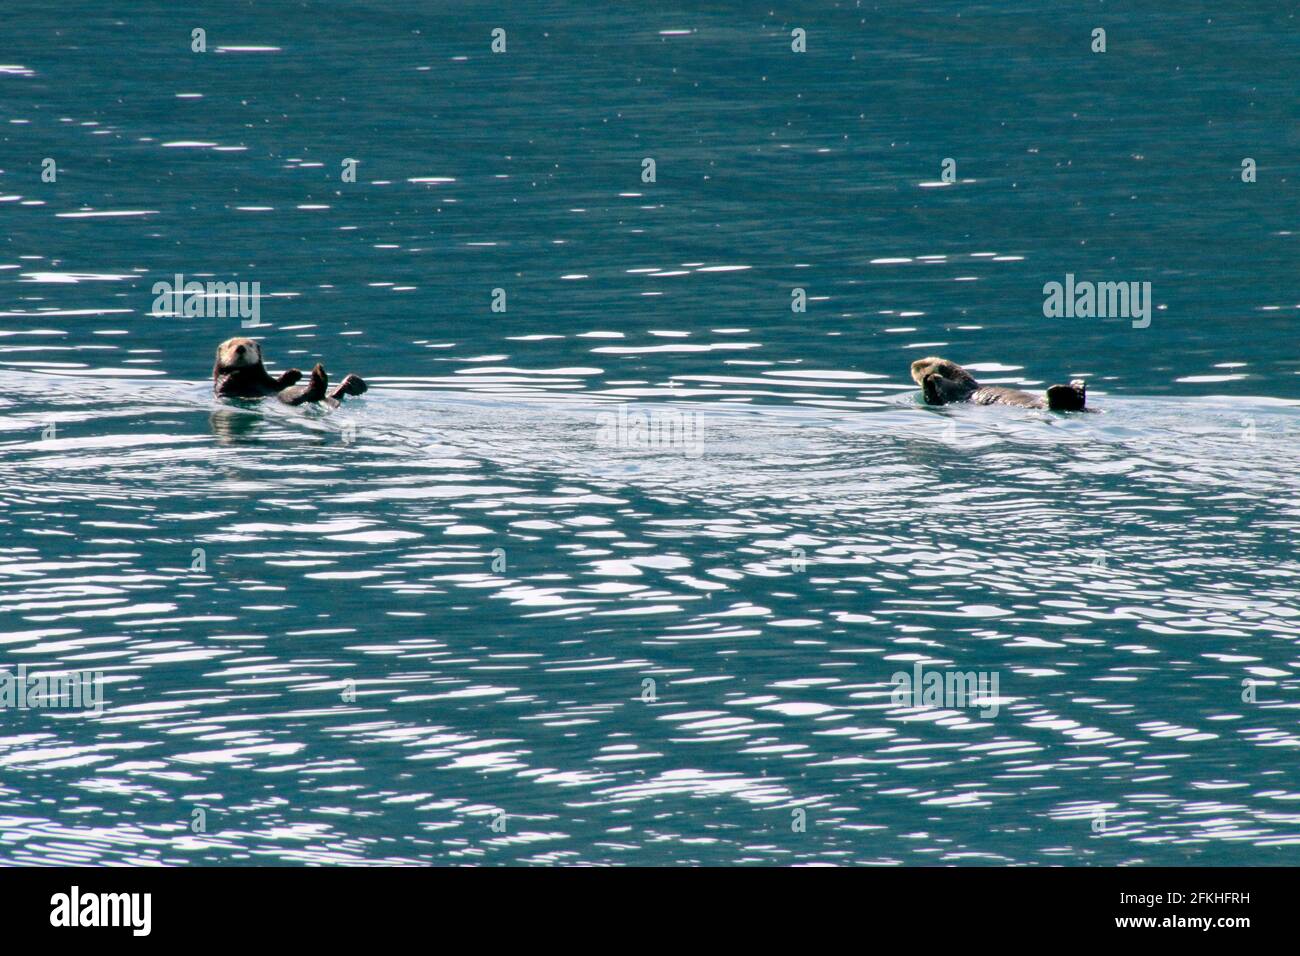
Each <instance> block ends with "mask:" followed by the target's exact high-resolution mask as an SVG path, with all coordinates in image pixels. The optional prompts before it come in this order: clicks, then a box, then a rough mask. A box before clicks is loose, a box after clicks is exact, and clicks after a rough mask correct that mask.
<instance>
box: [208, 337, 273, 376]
mask: <svg viewBox="0 0 1300 956" xmlns="http://www.w3.org/2000/svg"><path fill="white" fill-rule="evenodd" d="M261 364H262V347H261V346H260V345H258V344H257V343H256V342H254V341H253V340H252V339H245V338H234V339H226V341H224V342H222V343H221V344H220V345H218V346H217V368H221V369H226V370H228V371H229V370H233V369H237V368H252V367H254V366H257V365H261Z"/></svg>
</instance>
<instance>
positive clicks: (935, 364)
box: [912, 355, 975, 387]
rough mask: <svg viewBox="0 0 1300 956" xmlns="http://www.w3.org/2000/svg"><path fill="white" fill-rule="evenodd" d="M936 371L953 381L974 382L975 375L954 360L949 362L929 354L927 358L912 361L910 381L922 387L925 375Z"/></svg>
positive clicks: (972, 383) (971, 383)
mask: <svg viewBox="0 0 1300 956" xmlns="http://www.w3.org/2000/svg"><path fill="white" fill-rule="evenodd" d="M936 372H937V373H938V374H939V375H941V376H943V377H944V378H948V379H952V380H953V381H955V382H962V383H968V384H970V385H974V384H975V377H974V376H973V375H971V373H970V372H968V371H966V370H965V369H964V368H962V367H961V366H960V365H958V364H957V363H956V362H949V361H948V360H947V359H943V358H936V357H935V356H933V355H931V356H929V357H928V358H923V359H917V360H916V361H915V362H913V363H912V381H914V382H915V383H916V384H917V385H920V386H922V387H924V385H925V377H926V376H927V375H932V374H934V373H936Z"/></svg>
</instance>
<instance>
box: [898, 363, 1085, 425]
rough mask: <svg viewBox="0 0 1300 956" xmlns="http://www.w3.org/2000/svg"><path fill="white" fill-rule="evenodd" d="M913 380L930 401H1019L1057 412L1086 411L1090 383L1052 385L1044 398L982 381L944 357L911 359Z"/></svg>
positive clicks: (1076, 380) (976, 402)
mask: <svg viewBox="0 0 1300 956" xmlns="http://www.w3.org/2000/svg"><path fill="white" fill-rule="evenodd" d="M912 381H914V382H916V384H917V385H920V386H921V391H922V392H923V393H924V395H925V401H926V404H927V405H947V404H949V403H950V402H974V403H975V404H976V405H1018V406H1020V407H1021V408H1050V409H1051V410H1052V411H1054V412H1086V411H1089V409H1087V408H1085V407H1084V405H1085V404H1086V402H1087V398H1088V386H1087V385H1085V384H1084V382H1083V379H1080V378H1076V379H1075V380H1074V381H1072V382H1071V383H1070V384H1069V385H1053V386H1052V387H1051V388H1049V389H1048V390H1047V397H1046V398H1045V399H1043V398H1038V397H1036V396H1034V395H1030V394H1029V393H1028V392H1022V391H1020V390H1019V389H1015V388H1002V387H1001V386H998V385H981V384H980V383H979V382H977V381H975V376H973V375H971V373H970V372H968V371H966V370H965V369H964V368H962V367H961V366H960V365H958V364H957V363H956V362H949V361H948V360H947V359H941V358H934V357H930V358H923V359H917V360H916V361H915V362H913V363H912Z"/></svg>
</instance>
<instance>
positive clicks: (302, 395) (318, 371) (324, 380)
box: [279, 363, 330, 405]
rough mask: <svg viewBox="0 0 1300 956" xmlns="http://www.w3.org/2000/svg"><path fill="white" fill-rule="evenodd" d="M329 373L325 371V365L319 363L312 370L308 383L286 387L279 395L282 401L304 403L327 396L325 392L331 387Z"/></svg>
mask: <svg viewBox="0 0 1300 956" xmlns="http://www.w3.org/2000/svg"><path fill="white" fill-rule="evenodd" d="M329 384H330V380H329V375H327V374H326V373H325V366H323V365H321V364H319V363H317V365H316V367H315V368H313V369H312V370H311V379H310V380H308V382H307V384H306V385H295V386H293V387H292V388H286V389H285V390H284V391H282V392H281V393H280V395H279V398H280V401H282V402H284V403H285V404H286V405H302V404H303V403H304V402H319V401H321V400H322V399H323V398H325V397H326V395H325V393H326V391H327V390H328V389H329Z"/></svg>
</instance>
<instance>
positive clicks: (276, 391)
mask: <svg viewBox="0 0 1300 956" xmlns="http://www.w3.org/2000/svg"><path fill="white" fill-rule="evenodd" d="M301 378H302V372H300V371H299V370H298V369H296V368H291V369H289V370H288V371H287V372H284V373H283V374H282V375H281V376H280V377H279V378H272V377H271V375H270V373H269V372H267V370H266V366H265V365H263V364H262V347H261V346H260V345H258V344H257V343H256V342H254V341H253V340H252V339H244V338H234V339H226V341H224V342H222V343H221V344H220V345H218V346H217V361H216V364H215V365H213V366H212V391H213V392H214V393H215V394H217V395H220V396H224V397H226V398H266V397H268V396H270V395H274V396H275V397H276V398H278V399H280V401H282V402H284V403H285V404H286V405H302V404H303V403H304V402H321V401H323V402H326V403H327V404H329V405H331V406H333V405H337V404H338V403H339V401H340V400H341V399H342V398H343V397H344V396H346V395H360V394H361V393H362V392H364V391H366V389H367V388H368V387H369V386H367V385H366V383H365V382H363V381H362V380H361V377H360V376H358V375H348V376H347V377H345V378H344V379H343V381H341V382H339V384H338V385H337V386H336V387H335V389H334V390H333V391H330V390H329V376H328V375H326V374H325V367H324V366H323V365H320V364H317V366H316V367H315V368H314V369H312V370H311V378H309V379H308V380H307V384H305V385H299V384H297V383H298V380H299V379H301Z"/></svg>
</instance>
